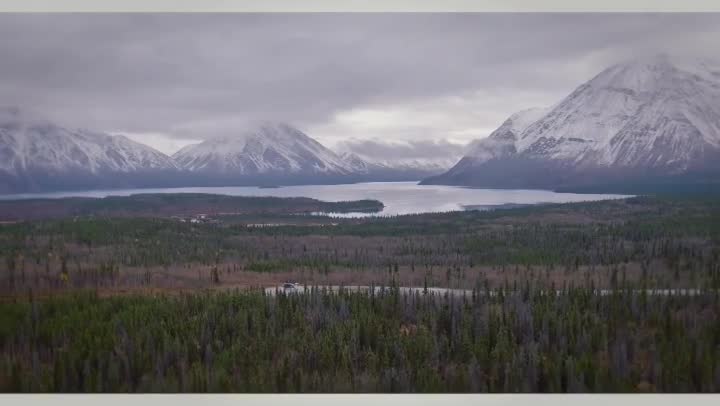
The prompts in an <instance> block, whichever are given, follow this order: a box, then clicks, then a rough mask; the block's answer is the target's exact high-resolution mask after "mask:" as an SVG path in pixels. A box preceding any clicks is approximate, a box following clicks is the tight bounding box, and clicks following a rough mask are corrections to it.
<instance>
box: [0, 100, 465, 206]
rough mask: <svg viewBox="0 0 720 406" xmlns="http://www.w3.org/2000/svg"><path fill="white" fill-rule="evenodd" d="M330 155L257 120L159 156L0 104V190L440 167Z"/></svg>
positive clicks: (279, 180) (262, 181)
mask: <svg viewBox="0 0 720 406" xmlns="http://www.w3.org/2000/svg"><path fill="white" fill-rule="evenodd" d="M418 165H419V166H420V167H418V166H415V167H412V166H410V165H408V164H407V163H405V162H402V163H399V164H398V166H393V165H392V164H390V163H376V162H370V161H368V160H365V159H363V158H360V157H359V156H356V155H354V154H352V153H348V152H345V153H335V152H334V151H332V150H330V149H328V148H326V147H325V146H323V145H322V144H320V143H319V142H317V141H316V140H314V139H313V138H311V137H309V136H308V135H306V134H305V133H303V132H302V131H300V130H298V129H296V128H294V127H292V126H290V125H288V124H284V123H275V122H261V123H257V124H256V125H254V126H252V127H250V128H248V129H246V130H244V131H240V132H238V133H236V134H232V135H228V136H224V137H220V138H213V139H209V140H207V141H204V142H201V143H199V144H194V145H189V146H186V147H185V148H183V149H181V150H180V151H178V152H177V153H175V154H173V155H172V156H167V155H165V154H163V153H161V152H159V151H156V150H154V149H153V148H151V147H149V146H146V145H144V144H141V143H138V142H135V141H132V140H130V139H128V138H127V137H124V136H122V135H109V134H104V133H101V132H95V131H87V130H70V129H67V128H64V127H62V126H59V125H56V124H53V123H51V122H49V121H47V120H44V119H41V118H36V117H32V116H29V115H28V114H26V113H25V112H23V111H21V110H19V109H16V108H11V109H3V110H0V193H18V192H37V191H53V190H76V189H96V188H121V187H174V186H227V185H283V184H312V183H316V184H317V183H348V182H360V181H383V180H385V181H392V180H418V179H420V178H422V177H423V176H425V175H428V174H430V173H440V172H442V169H447V168H448V167H450V166H451V164H448V165H447V166H446V167H445V168H442V169H441V170H435V171H434V172H433V171H432V170H425V169H424V168H422V167H421V166H422V163H418Z"/></svg>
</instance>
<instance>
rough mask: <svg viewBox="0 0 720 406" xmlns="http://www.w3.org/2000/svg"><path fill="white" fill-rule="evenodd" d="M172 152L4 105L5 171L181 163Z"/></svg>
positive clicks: (1, 143)
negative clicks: (79, 128)
mask: <svg viewBox="0 0 720 406" xmlns="http://www.w3.org/2000/svg"><path fill="white" fill-rule="evenodd" d="M175 168H176V167H175V164H174V163H173V161H172V160H171V159H170V157H168V156H166V155H164V154H162V153H161V152H159V151H156V150H154V149H152V148H150V147H148V146H146V145H143V144H140V143H137V142H134V141H131V140H130V139H128V138H126V137H123V136H112V135H108V134H104V133H97V132H90V131H86V130H69V129H66V128H63V127H60V126H58V125H55V124H52V123H51V122H49V121H47V120H44V119H42V118H37V117H34V116H32V115H30V114H27V113H25V112H24V111H21V110H19V109H16V108H9V109H2V110H0V171H2V172H5V173H9V174H14V175H23V174H25V175H27V174H29V173H44V174H47V173H58V174H60V173H86V174H99V173H109V172H125V173H128V172H136V171H146V170H158V169H163V170H164V169H175Z"/></svg>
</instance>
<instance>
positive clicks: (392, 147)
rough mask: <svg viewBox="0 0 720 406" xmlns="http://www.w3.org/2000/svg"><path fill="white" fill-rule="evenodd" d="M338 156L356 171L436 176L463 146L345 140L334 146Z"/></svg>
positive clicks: (456, 155) (434, 142) (444, 143)
mask: <svg viewBox="0 0 720 406" xmlns="http://www.w3.org/2000/svg"><path fill="white" fill-rule="evenodd" d="M337 149H338V150H340V151H343V152H342V153H341V156H343V157H344V159H345V160H346V161H347V162H349V163H353V164H354V166H355V167H356V168H358V169H363V170H367V171H371V172H372V171H396V172H408V173H409V172H414V173H418V174H425V176H427V175H429V174H439V173H442V172H444V171H446V170H448V169H449V168H451V167H452V166H453V165H455V164H456V163H457V161H458V160H459V159H460V158H461V157H462V155H463V153H464V152H465V151H466V149H467V148H466V146H465V145H462V144H454V143H450V142H445V141H428V140H421V141H406V142H383V141H379V140H347V141H344V142H341V143H340V144H338V146H337Z"/></svg>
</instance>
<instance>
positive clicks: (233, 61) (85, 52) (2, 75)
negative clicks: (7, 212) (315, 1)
mask: <svg viewBox="0 0 720 406" xmlns="http://www.w3.org/2000/svg"><path fill="white" fill-rule="evenodd" d="M718 43H720V15H718V14H600V13H596V14H492V13H490V14H333V13H327V14H125V15H123V14H57V15H50V14H3V15H0V95H2V100H1V101H0V102H1V103H2V104H7V105H17V106H21V107H23V108H33V109H35V110H37V111H42V112H43V113H44V114H45V115H46V116H47V117H48V118H49V119H52V120H55V121H58V122H61V123H64V124H66V125H71V126H80V127H90V128H94V129H98V130H105V131H113V132H124V133H153V134H164V135H165V136H168V137H172V138H185V139H203V138H208V137H212V136H214V135H217V134H224V133H227V132H228V131H232V130H233V129H235V128H237V127H239V126H242V125H244V123H247V122H248V121H255V120H263V119H270V120H282V121H287V122H290V123H293V124H295V125H297V126H298V127H300V128H301V129H303V130H305V131H308V132H309V133H310V134H311V135H317V136H318V137H319V138H320V139H321V140H322V141H326V142H329V143H331V144H332V143H337V142H338V141H339V140H342V139H344V138H346V137H348V136H352V137H356V138H357V137H366V138H373V137H375V138H377V137H380V138H382V139H404V140H408V139H430V138H435V139H443V138H451V139H456V140H460V141H466V140H468V139H471V138H474V137H478V136H484V135H487V132H488V131H489V130H491V129H492V128H493V127H495V126H497V125H499V124H500V123H501V122H502V121H503V120H504V118H505V117H506V116H507V115H509V114H511V113H513V112H514V111H516V110H520V109H523V108H527V107H532V106H534V105H537V104H549V103H553V102H555V101H557V99H558V98H559V97H562V96H563V95H565V94H566V93H568V92H569V91H571V90H572V89H573V88H574V87H575V86H576V85H578V84H579V83H580V82H583V81H585V80H587V79H588V78H589V77H591V76H592V75H594V74H595V73H597V72H598V71H599V70H600V69H602V68H604V67H605V66H607V65H608V64H610V63H612V62H615V61H617V60H619V59H622V58H626V57H628V56H633V55H637V54H638V53H654V52H659V51H664V52H671V53H678V52H679V53H699V54H706V55H707V54H708V53H715V52H716V50H717V44H718ZM710 56H712V55H710ZM379 113H384V114H379Z"/></svg>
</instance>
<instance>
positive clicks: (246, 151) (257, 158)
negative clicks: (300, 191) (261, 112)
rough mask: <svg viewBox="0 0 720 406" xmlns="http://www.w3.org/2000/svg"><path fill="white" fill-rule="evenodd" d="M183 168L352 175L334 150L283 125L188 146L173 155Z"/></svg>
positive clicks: (231, 172) (212, 171)
mask: <svg viewBox="0 0 720 406" xmlns="http://www.w3.org/2000/svg"><path fill="white" fill-rule="evenodd" d="M173 159H174V160H175V162H177V164H178V165H179V166H180V167H181V168H182V169H185V170H187V171H190V172H194V173H207V174H218V175H238V176H249V175H312V174H314V175H323V174H324V175H343V174H349V173H351V172H352V168H350V167H349V166H348V165H347V164H345V163H344V162H343V160H342V159H341V158H340V157H339V156H338V155H336V154H335V153H334V152H332V151H331V150H329V149H327V148H325V147H324V146H322V145H321V144H320V143H319V142H317V141H315V140H314V139H312V138H310V137H308V136H307V135H306V134H304V133H303V132H301V131H299V130H297V129H295V128H293V127H291V126H289V125H287V124H280V123H267V122H266V123H262V124H260V125H258V126H257V127H255V128H253V129H251V130H248V131H245V132H242V133H240V134H238V135H233V136H226V137H222V138H215V139H211V140H207V141H204V142H202V143H200V144H196V145H189V146H187V147H185V148H183V149H181V150H180V151H178V152H177V153H175V154H174V155H173Z"/></svg>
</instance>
